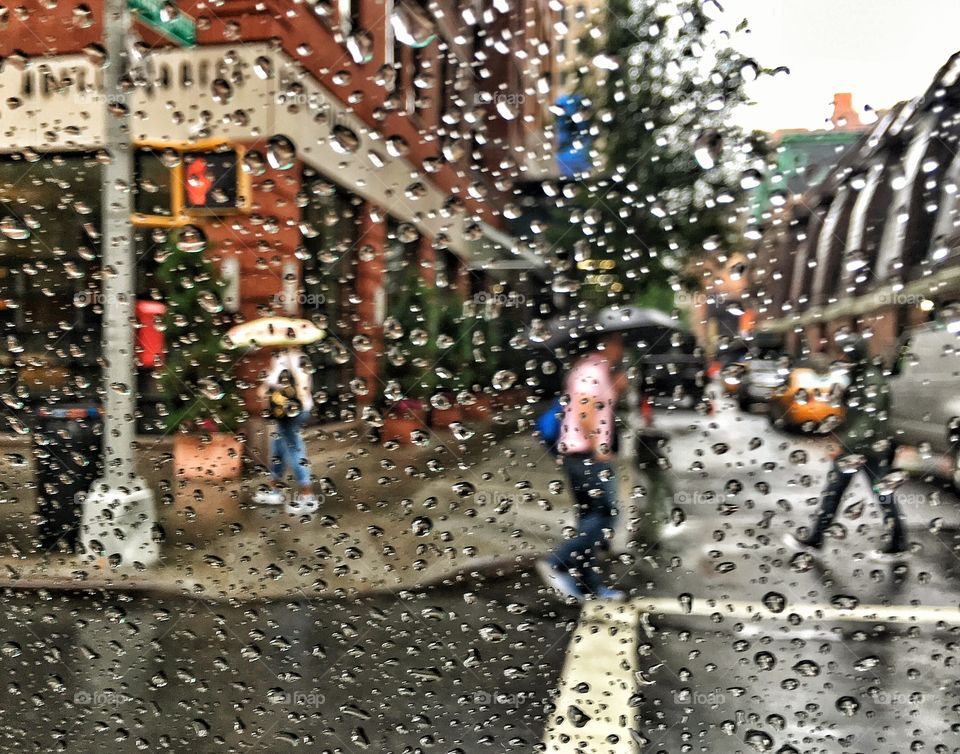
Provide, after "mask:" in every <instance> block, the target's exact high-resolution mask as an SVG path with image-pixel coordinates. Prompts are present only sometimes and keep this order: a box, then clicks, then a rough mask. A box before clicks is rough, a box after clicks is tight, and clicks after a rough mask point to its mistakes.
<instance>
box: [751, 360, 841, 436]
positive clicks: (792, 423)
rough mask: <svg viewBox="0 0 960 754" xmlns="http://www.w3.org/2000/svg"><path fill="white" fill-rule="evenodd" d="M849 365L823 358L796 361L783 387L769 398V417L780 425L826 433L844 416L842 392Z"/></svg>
mask: <svg viewBox="0 0 960 754" xmlns="http://www.w3.org/2000/svg"><path fill="white" fill-rule="evenodd" d="M847 385H848V379H847V370H846V367H844V366H843V365H839V364H834V365H831V364H830V363H829V362H825V361H824V360H822V359H811V360H808V361H802V362H800V363H798V364H797V366H795V367H794V368H793V369H792V370H791V371H790V375H789V377H788V378H787V381H786V383H785V384H784V385H783V387H780V388H777V389H776V390H774V392H773V394H772V395H771V397H770V419H771V420H772V421H773V422H774V423H775V424H776V425H777V426H786V427H792V428H797V429H802V430H804V431H807V432H816V433H826V432H830V431H832V430H833V429H835V428H836V427H837V425H838V424H840V423H841V422H842V421H843V419H844V409H843V401H842V397H843V391H844V390H845V389H846V387H847Z"/></svg>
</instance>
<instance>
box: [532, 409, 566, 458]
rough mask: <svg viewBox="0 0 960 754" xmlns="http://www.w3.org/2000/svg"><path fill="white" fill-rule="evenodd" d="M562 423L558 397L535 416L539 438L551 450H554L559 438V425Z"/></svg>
mask: <svg viewBox="0 0 960 754" xmlns="http://www.w3.org/2000/svg"><path fill="white" fill-rule="evenodd" d="M561 424H563V404H562V403H560V399H559V398H557V399H556V400H554V401H553V402H552V403H551V404H550V406H549V407H548V408H547V410H546V411H544V412H543V413H542V414H540V416H538V417H537V421H536V427H537V431H538V432H539V433H540V439H541V440H543V442H544V443H546V444H547V446H548V447H549V448H550V450H552V451H556V448H557V440H559V439H560V425H561Z"/></svg>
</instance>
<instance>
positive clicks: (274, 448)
mask: <svg viewBox="0 0 960 754" xmlns="http://www.w3.org/2000/svg"><path fill="white" fill-rule="evenodd" d="M309 418H310V417H309V414H308V413H307V412H306V411H303V412H301V413H300V414H298V415H297V416H295V417H292V418H290V419H281V420H278V421H275V422H274V423H273V428H274V435H273V440H272V442H271V443H270V473H271V474H272V475H273V479H274V481H276V482H282V481H283V475H284V472H285V470H287V469H289V470H290V471H291V472H292V473H293V478H294V479H295V480H296V481H297V484H298V485H299V486H300V487H306V486H307V485H309V484H310V461H308V460H307V446H306V445H304V442H303V435H302V434H301V433H300V430H301V429H303V425H304V424H306V423H307V419H309Z"/></svg>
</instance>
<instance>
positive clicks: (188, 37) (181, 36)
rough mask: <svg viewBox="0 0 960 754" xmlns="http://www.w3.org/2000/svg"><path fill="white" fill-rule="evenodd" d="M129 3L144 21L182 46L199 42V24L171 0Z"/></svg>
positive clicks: (131, 1)
mask: <svg viewBox="0 0 960 754" xmlns="http://www.w3.org/2000/svg"><path fill="white" fill-rule="evenodd" d="M128 5H129V8H130V10H132V11H134V12H135V13H136V14H137V18H139V19H140V20H141V21H142V22H143V23H145V24H146V25H147V26H149V27H150V28H151V29H154V30H155V31H158V32H160V33H161V34H163V36H165V37H167V38H168V39H170V40H171V41H172V42H176V43H177V44H178V45H180V46H181V47H193V46H194V45H195V44H196V43H197V24H196V23H195V22H194V20H193V19H192V18H190V16H188V15H187V14H185V13H182V12H181V11H179V10H177V8H176V6H175V5H174V3H173V2H171V0H128Z"/></svg>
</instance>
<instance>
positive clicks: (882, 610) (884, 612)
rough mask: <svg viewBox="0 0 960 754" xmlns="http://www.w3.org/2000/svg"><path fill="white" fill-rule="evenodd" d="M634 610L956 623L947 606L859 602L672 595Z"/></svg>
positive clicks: (957, 614) (958, 612)
mask: <svg viewBox="0 0 960 754" xmlns="http://www.w3.org/2000/svg"><path fill="white" fill-rule="evenodd" d="M633 602H634V603H635V605H634V609H636V610H639V611H640V612H646V613H652V614H657V613H659V614H662V615H693V616H698V617H709V616H712V615H721V616H723V617H725V618H735V619H737V620H755V619H757V618H760V619H762V620H773V621H786V620H790V619H791V616H792V615H796V616H799V617H800V618H801V619H803V620H826V621H845V622H872V623H911V624H925V623H939V622H943V623H951V624H955V623H960V608H957V607H954V606H948V605H942V606H935V605H927V606H924V605H917V606H913V605H859V604H856V603H851V605H850V606H849V607H844V606H837V605H828V604H809V603H796V604H794V603H791V602H789V601H788V602H785V603H784V604H783V609H782V610H781V609H779V608H778V609H777V611H773V610H771V609H770V608H769V607H767V605H766V604H764V603H763V602H748V601H744V600H714V599H693V600H691V601H690V602H685V603H684V604H681V603H680V600H678V599H675V598H666V597H654V598H644V599H638V600H634V601H633Z"/></svg>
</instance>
